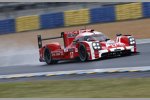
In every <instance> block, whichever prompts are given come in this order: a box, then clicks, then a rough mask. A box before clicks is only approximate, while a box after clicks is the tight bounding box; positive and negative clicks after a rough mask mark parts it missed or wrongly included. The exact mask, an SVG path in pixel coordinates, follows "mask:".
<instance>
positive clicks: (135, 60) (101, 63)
mask: <svg viewBox="0 0 150 100" xmlns="http://www.w3.org/2000/svg"><path fill="white" fill-rule="evenodd" d="M137 48H138V51H139V52H140V54H138V55H133V56H126V57H117V58H112V59H103V60H95V61H89V62H76V61H67V62H60V63H59V64H55V65H46V64H42V65H23V66H7V67H0V75H7V74H21V73H37V72H52V71H69V70H85V69H101V68H121V67H139V66H149V65H150V43H145V44H138V45H137Z"/></svg>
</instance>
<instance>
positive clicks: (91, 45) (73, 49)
mask: <svg viewBox="0 0 150 100" xmlns="http://www.w3.org/2000/svg"><path fill="white" fill-rule="evenodd" d="M57 38H63V40H64V47H62V46H61V45H60V44H59V43H58V42H52V43H49V44H46V45H44V46H42V41H43V40H50V39H57ZM38 46H39V54H40V58H39V60H40V62H46V63H47V64H54V63H57V62H58V61H59V60H69V59H79V60H80V61H82V62H84V61H88V60H95V59H99V58H105V57H108V58H109V57H114V56H123V55H130V54H132V53H136V52H137V51H136V41H135V38H134V37H133V36H131V35H122V34H117V35H116V39H115V40H110V39H109V38H107V36H105V35H104V34H103V33H102V32H98V31H95V30H93V29H81V30H77V31H72V32H61V36H60V37H52V38H45V39H42V38H41V35H38Z"/></svg>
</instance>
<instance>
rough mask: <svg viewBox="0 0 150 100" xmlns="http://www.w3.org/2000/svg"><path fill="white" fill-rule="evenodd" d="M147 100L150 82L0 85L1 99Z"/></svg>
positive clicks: (83, 81) (117, 80)
mask: <svg viewBox="0 0 150 100" xmlns="http://www.w3.org/2000/svg"><path fill="white" fill-rule="evenodd" d="M26 97H30V98H32V97H35V98H41V97H46V98H47V97H50V98H68V97H69V98H101V97H102V98H114V97H115V98H117V97H121V98H140V97H141V98H145V97H150V78H137V79H132V78H131V79H125V78H124V79H123V78H122V79H88V80H60V81H34V82H18V83H17V82H16V83H14V82H13V83H10V82H9V83H0V98H26Z"/></svg>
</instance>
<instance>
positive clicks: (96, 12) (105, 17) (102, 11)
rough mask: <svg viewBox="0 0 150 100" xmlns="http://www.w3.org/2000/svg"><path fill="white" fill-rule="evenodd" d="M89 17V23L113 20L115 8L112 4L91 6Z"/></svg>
mask: <svg viewBox="0 0 150 100" xmlns="http://www.w3.org/2000/svg"><path fill="white" fill-rule="evenodd" d="M90 19H91V21H90V22H91V23H98V22H112V21H115V8H114V6H106V7H101V8H93V9H91V10H90Z"/></svg>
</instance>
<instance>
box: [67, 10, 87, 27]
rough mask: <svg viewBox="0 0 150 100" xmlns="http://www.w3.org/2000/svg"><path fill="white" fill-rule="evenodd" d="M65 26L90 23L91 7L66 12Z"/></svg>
mask: <svg viewBox="0 0 150 100" xmlns="http://www.w3.org/2000/svg"><path fill="white" fill-rule="evenodd" d="M64 21H65V26H72V25H82V24H88V23H90V15H89V9H80V10H69V11H65V12H64Z"/></svg>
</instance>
